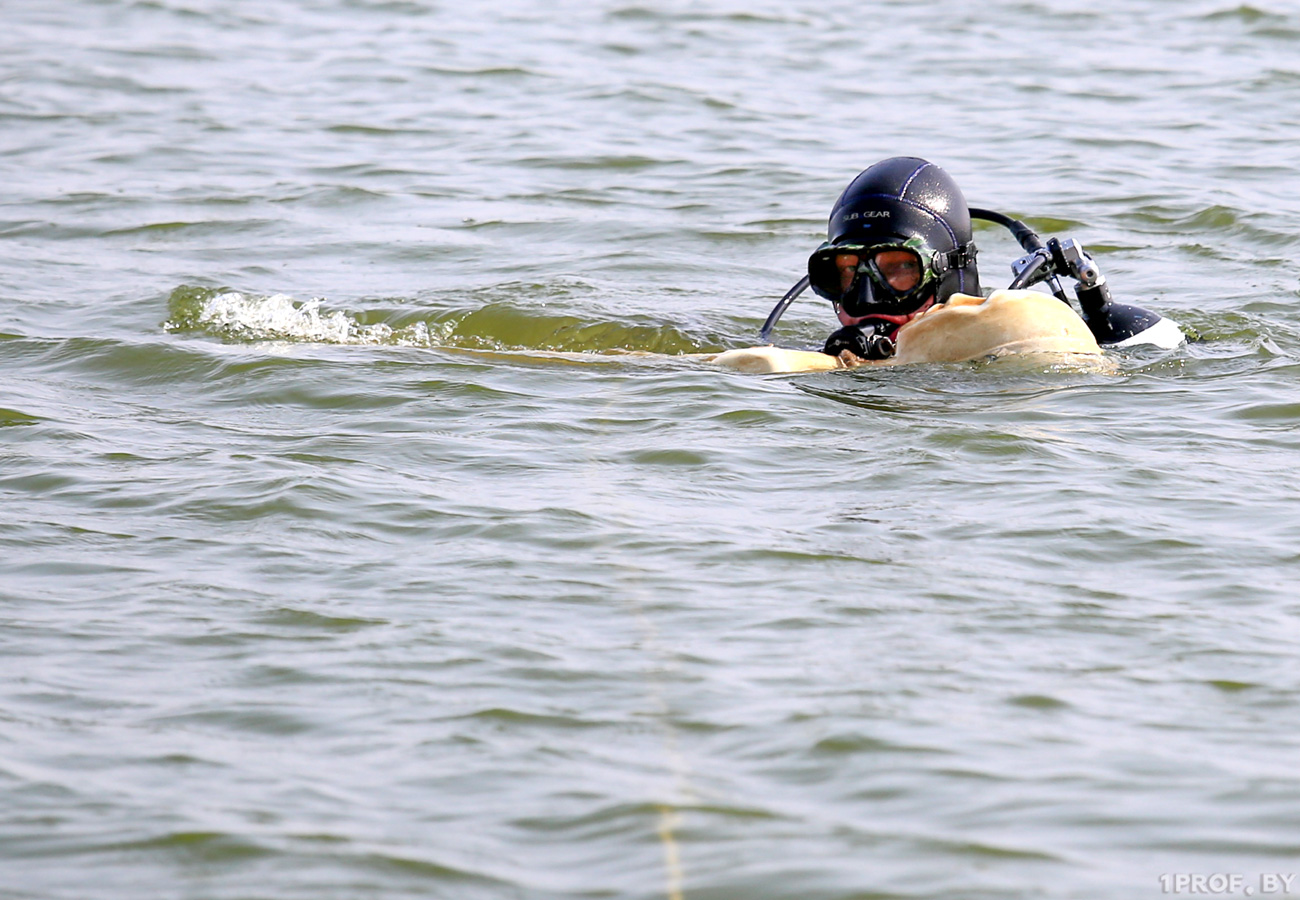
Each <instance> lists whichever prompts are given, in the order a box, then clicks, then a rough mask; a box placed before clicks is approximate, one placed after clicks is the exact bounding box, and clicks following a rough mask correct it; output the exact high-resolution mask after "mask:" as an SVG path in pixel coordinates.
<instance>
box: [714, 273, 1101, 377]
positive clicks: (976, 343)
mask: <svg viewBox="0 0 1300 900" xmlns="http://www.w3.org/2000/svg"><path fill="white" fill-rule="evenodd" d="M895 342H896V344H897V348H898V349H897V351H896V352H895V353H894V355H893V357H891V358H890V359H887V360H881V361H878V362H875V361H867V360H859V359H857V358H856V357H850V358H849V359H842V358H837V357H833V356H827V355H826V354H824V353H816V352H811V351H807V350H786V349H784V348H781V347H745V348H742V349H739V350H728V351H726V352H725V353H719V354H718V355H717V356H715V357H714V358H713V360H712V361H713V362H714V363H715V364H716V365H719V366H723V367H725V368H728V369H734V370H736V371H738V372H746V373H750V374H766V373H772V372H820V371H826V370H828V369H843V368H853V367H856V366H891V365H892V366H897V365H904V364H907V363H920V362H962V361H965V360H973V359H986V358H989V357H1001V356H1009V355H1012V354H1026V353H1032V354H1036V355H1039V354H1051V355H1057V354H1060V355H1064V356H1068V357H1072V358H1078V357H1079V356H1080V355H1082V356H1085V357H1088V356H1095V357H1097V358H1098V359H1101V348H1100V347H1098V346H1097V341H1096V340H1095V339H1094V338H1093V336H1092V332H1090V331H1089V330H1088V326H1087V325H1086V324H1084V321H1083V319H1081V318H1079V315H1078V313H1076V312H1075V311H1074V309H1073V308H1071V307H1070V306H1068V305H1067V304H1065V303H1062V302H1061V301H1060V300H1058V299H1056V298H1055V297H1053V296H1051V295H1050V294H1043V293H1040V292H1039V291H1009V290H1002V291H994V292H993V294H992V295H991V296H989V297H987V298H981V297H971V296H968V295H966V294H954V295H953V296H952V297H950V298H949V300H948V302H947V303H945V304H943V305H942V306H934V307H931V308H930V309H928V310H926V311H925V312H923V313H921V314H920V315H919V316H917V317H916V318H915V319H913V320H912V321H910V322H908V323H907V324H906V325H904V326H903V327H902V328H900V329H899V330H898V334H897V335H896V336H895ZM846 356H847V354H846Z"/></svg>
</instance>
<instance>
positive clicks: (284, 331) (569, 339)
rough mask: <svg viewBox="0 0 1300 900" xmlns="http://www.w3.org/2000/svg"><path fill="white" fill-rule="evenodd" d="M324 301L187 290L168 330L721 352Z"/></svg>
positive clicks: (628, 329) (636, 332)
mask: <svg viewBox="0 0 1300 900" xmlns="http://www.w3.org/2000/svg"><path fill="white" fill-rule="evenodd" d="M324 304H325V300H324V299H323V298H314V299H310V300H297V299H295V298H293V297H290V296H288V295H287V294H271V295H257V294H246V293H243V292H240V291H234V290H223V289H211V288H199V287H189V286H182V287H178V288H176V290H174V291H172V294H171V297H170V298H169V300H168V307H169V311H170V318H169V319H168V320H167V321H166V322H164V323H163V327H164V328H165V329H166V330H168V331H174V332H200V333H205V334H209V335H211V336H213V337H218V338H221V339H223V340H227V341H232V342H261V341H289V342H295V343H321V344H354V345H385V346H393V347H427V348H433V347H450V348H458V349H469V350H493V351H523V352H528V351H543V352H567V353H574V352H576V353H621V352H627V351H634V352H645V353H656V354H668V355H676V354H683V353H698V352H708V351H713V350H718V349H721V348H722V342H721V341H719V340H716V339H714V340H699V339H696V338H694V337H692V336H690V335H688V334H687V333H685V332H684V331H682V330H681V329H679V328H677V327H675V326H673V325H670V324H666V323H663V322H657V321H654V320H651V319H649V318H648V317H644V316H640V317H631V318H630V319H629V320H608V319H606V320H592V319H590V318H587V317H584V316H578V315H572V314H564V313H558V314H557V313H554V312H550V311H548V310H537V309H528V308H521V307H519V306H518V305H516V304H512V303H506V302H502V301H499V300H498V301H492V302H488V303H485V304H483V305H481V306H478V307H476V308H474V309H452V310H437V311H426V312H422V313H414V314H412V313H409V312H405V311H401V312H397V311H392V310H370V311H364V312H359V313H358V312H349V311H344V310H328V309H326V308H325V306H324Z"/></svg>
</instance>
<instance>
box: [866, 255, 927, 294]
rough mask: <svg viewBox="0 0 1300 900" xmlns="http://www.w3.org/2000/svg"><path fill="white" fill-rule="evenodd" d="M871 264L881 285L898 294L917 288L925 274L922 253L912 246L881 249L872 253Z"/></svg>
mask: <svg viewBox="0 0 1300 900" xmlns="http://www.w3.org/2000/svg"><path fill="white" fill-rule="evenodd" d="M871 264H872V268H873V269H874V270H875V274H876V275H878V276H879V279H880V282H881V286H882V287H887V288H889V289H890V290H891V291H893V292H894V293H896V294H906V293H908V292H909V291H913V290H916V288H917V287H918V286H919V285H920V284H921V279H922V277H923V276H924V275H925V268H924V266H923V265H922V263H921V256H920V254H918V253H917V252H916V251H915V250H913V249H911V248H910V247H909V248H901V247H899V248H885V249H879V250H877V251H876V252H875V253H874V254H873V255H872V257H871Z"/></svg>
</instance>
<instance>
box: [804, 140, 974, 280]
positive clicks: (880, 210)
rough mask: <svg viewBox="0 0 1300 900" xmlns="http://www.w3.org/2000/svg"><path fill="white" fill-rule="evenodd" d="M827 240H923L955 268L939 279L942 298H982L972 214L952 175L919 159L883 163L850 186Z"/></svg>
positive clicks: (902, 158)
mask: <svg viewBox="0 0 1300 900" xmlns="http://www.w3.org/2000/svg"><path fill="white" fill-rule="evenodd" d="M826 236H827V238H828V239H829V240H830V241H831V242H832V243H835V244H841V243H854V244H884V243H890V242H894V241H898V242H901V241H904V240H906V239H908V238H911V237H919V238H920V239H921V240H923V241H925V243H926V245H927V246H929V247H930V248H931V249H933V250H937V251H939V252H940V253H947V252H951V251H955V250H963V249H966V253H964V254H961V255H956V254H954V256H953V262H954V264H955V265H954V267H953V268H952V269H951V270H950V271H948V272H946V273H944V274H943V275H942V277H941V278H940V279H939V286H938V289H937V291H936V300H937V301H938V302H940V303H943V302H944V301H946V300H947V299H948V298H949V297H951V296H952V295H953V294H955V293H958V292H961V293H963V294H972V295H975V296H979V293H980V286H979V272H978V270H977V269H976V268H975V252H974V244H973V242H972V240H971V236H972V233H971V222H970V210H969V208H968V207H967V206H966V198H965V196H963V195H962V192H961V188H959V187H957V182H955V181H953V179H952V176H951V175H949V174H948V173H947V172H945V171H944V170H943V169H941V168H939V167H938V166H936V165H935V164H934V163H931V162H927V161H926V160H924V159H918V158H916V157H914V156H896V157H893V158H891V159H886V160H882V161H881V162H878V163H876V164H875V165H874V166H872V167H871V168H869V169H867V170H865V171H864V172H862V173H861V174H860V175H858V177H857V178H855V179H853V181H852V182H850V183H849V186H848V187H846V188H845V189H844V193H842V194H840V198H839V199H838V200H836V201H835V206H834V207H832V209H831V218H830V224H829V226H828V227H827V235H826Z"/></svg>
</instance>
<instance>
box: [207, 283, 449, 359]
mask: <svg viewBox="0 0 1300 900" xmlns="http://www.w3.org/2000/svg"><path fill="white" fill-rule="evenodd" d="M321 302H322V300H321V298H319V297H318V298H314V299H311V300H307V301H303V302H299V301H297V300H294V299H293V298H292V297H290V296H288V295H287V294H272V295H271V296H269V297H256V296H253V297H250V296H247V295H245V294H242V293H240V292H238V291H227V292H225V293H221V294H216V295H214V296H212V297H209V298H208V299H206V300H204V302H203V306H202V309H201V310H200V311H199V315H198V319H197V322H198V324H199V325H202V326H205V327H207V328H211V329H213V330H216V331H219V332H221V333H222V334H226V335H229V336H232V337H239V338H243V339H248V340H282V341H299V342H313V343H323V344H388V345H391V346H399V347H430V346H434V345H436V344H437V343H439V341H438V339H437V338H436V337H435V335H433V334H432V333H431V332H430V329H429V326H428V324H427V323H425V322H415V323H413V324H411V325H407V326H405V327H402V328H398V329H394V328H393V327H392V326H390V325H386V324H384V323H383V322H377V323H375V324H372V325H364V324H362V323H361V322H358V321H357V320H356V318H354V317H353V316H350V315H348V314H347V313H345V312H342V311H338V310H336V311H334V312H321V308H320V306H321Z"/></svg>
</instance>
